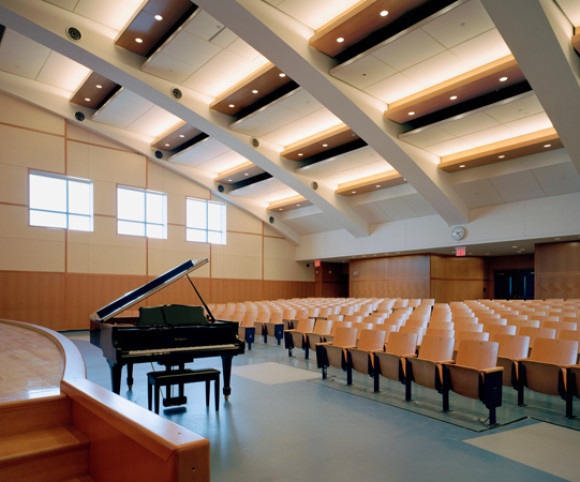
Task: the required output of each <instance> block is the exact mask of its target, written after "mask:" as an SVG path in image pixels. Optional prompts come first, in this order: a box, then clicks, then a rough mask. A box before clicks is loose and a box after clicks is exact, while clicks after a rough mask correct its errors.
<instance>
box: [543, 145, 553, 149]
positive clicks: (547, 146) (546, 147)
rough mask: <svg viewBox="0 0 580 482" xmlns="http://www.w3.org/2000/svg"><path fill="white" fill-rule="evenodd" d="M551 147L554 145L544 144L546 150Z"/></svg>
mask: <svg viewBox="0 0 580 482" xmlns="http://www.w3.org/2000/svg"><path fill="white" fill-rule="evenodd" d="M549 147H552V144H544V149H548V148H549Z"/></svg>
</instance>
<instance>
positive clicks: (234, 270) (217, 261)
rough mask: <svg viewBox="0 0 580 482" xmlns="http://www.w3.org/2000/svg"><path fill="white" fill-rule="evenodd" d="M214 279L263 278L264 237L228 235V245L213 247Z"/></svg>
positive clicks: (212, 270) (212, 273)
mask: <svg viewBox="0 0 580 482" xmlns="http://www.w3.org/2000/svg"><path fill="white" fill-rule="evenodd" d="M211 256H212V269H211V275H212V277H214V278H235V279H260V278H262V237H261V236H255V235H249V234H238V233H228V240H227V244H225V245H217V244H216V245H213V246H212V250H211Z"/></svg>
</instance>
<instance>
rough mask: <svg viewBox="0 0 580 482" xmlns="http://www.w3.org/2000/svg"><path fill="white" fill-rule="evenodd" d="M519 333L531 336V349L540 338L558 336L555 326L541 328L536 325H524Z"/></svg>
mask: <svg viewBox="0 0 580 482" xmlns="http://www.w3.org/2000/svg"><path fill="white" fill-rule="evenodd" d="M518 335H524V336H529V337H530V350H532V349H533V348H534V344H535V343H536V340H537V339H538V338H551V339H554V338H556V330H554V329H553V328H539V327H535V326H522V327H521V328H520V329H519V330H518Z"/></svg>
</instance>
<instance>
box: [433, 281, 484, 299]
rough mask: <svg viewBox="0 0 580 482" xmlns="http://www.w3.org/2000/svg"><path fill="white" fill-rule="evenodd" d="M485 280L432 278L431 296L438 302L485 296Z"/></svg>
mask: <svg viewBox="0 0 580 482" xmlns="http://www.w3.org/2000/svg"><path fill="white" fill-rule="evenodd" d="M484 287H485V280H442V279H434V280H431V298H435V300H436V301H437V302H438V303H448V302H450V301H463V300H478V299H481V298H485V297H486V296H485V293H484V291H483V288H484Z"/></svg>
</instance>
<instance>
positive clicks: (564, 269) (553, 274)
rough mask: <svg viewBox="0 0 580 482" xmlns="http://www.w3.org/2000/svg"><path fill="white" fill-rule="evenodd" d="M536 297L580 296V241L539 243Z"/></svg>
mask: <svg viewBox="0 0 580 482" xmlns="http://www.w3.org/2000/svg"><path fill="white" fill-rule="evenodd" d="M535 262H536V268H535V280H536V286H535V297H536V298H538V299H542V298H543V299H545V298H580V242H569V243H549V244H537V245H536V253H535Z"/></svg>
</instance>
